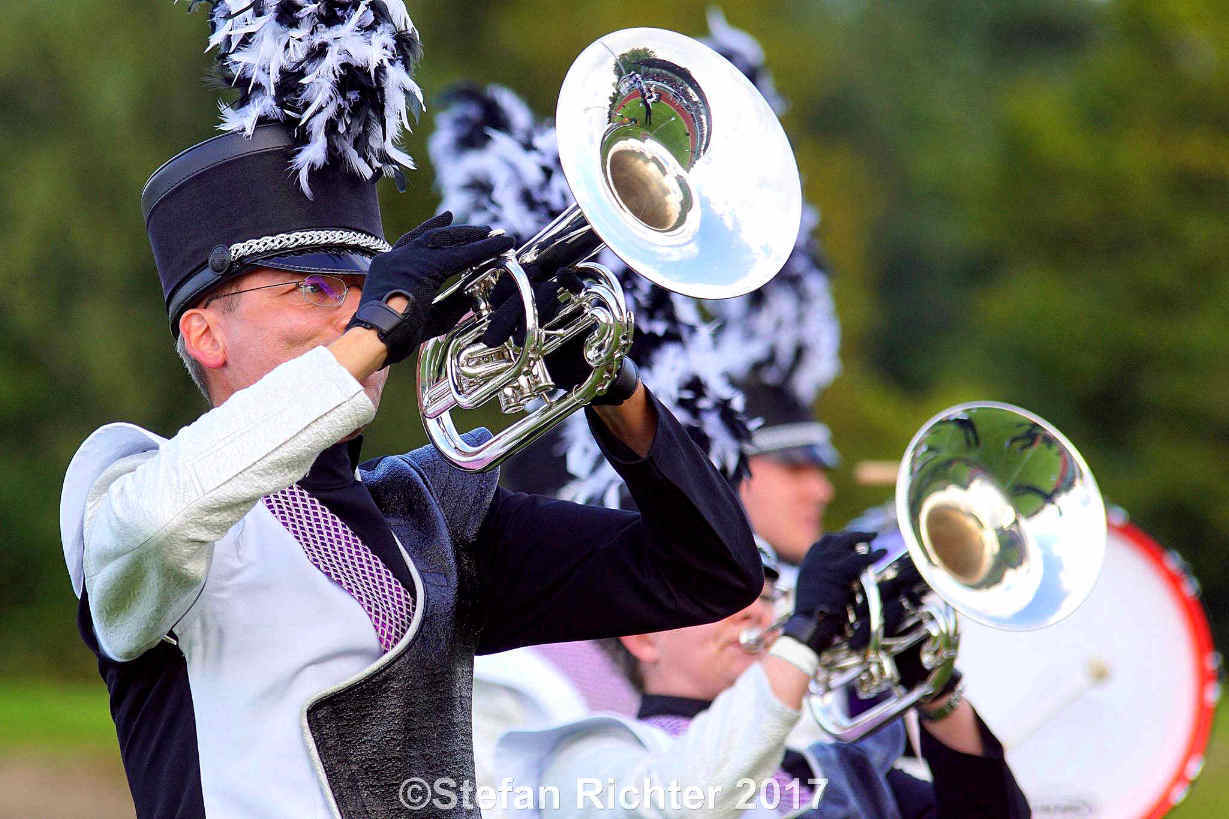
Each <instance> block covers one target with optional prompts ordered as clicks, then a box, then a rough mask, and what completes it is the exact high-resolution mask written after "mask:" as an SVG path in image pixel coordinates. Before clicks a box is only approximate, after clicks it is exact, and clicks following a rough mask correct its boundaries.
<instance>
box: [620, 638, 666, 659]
mask: <svg viewBox="0 0 1229 819" xmlns="http://www.w3.org/2000/svg"><path fill="white" fill-rule="evenodd" d="M619 642H621V643H623V647H624V648H626V649H627V652H628V653H629V654H631V655H632V656H633V657H635V658H636V659H637V660H639V661H640V662H642V663H655V662H657V661H658V659H660V658H661V647H660V646H658V644H657V635H656V634H632V635H630V636H628V637H620V638H619Z"/></svg>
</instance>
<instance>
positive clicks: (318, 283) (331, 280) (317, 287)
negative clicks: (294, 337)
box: [201, 273, 350, 307]
mask: <svg viewBox="0 0 1229 819" xmlns="http://www.w3.org/2000/svg"><path fill="white" fill-rule="evenodd" d="M292 284H293V285H295V286H296V287H298V288H299V295H301V296H302V297H303V300H304V301H305V302H307V303H308V304H310V305H311V306H312V307H340V306H341V305H342V304H343V303H344V302H345V300H346V294H347V293H349V292H350V285H348V284H346V282H345V280H344V279H340V278H338V277H337V276H328V275H325V274H322V273H313V274H312V275H310V276H308V277H307V278H306V279H300V280H299V281H294V282H279V283H278V284H262V285H261V286H260V287H247V288H244V289H243V290H232V291H231V292H229V293H219V294H217V295H216V296H210V297H209V298H207V299H205V303H204V304H203V305H201V306H202V307H208V306H209V303H210V302H212V301H214V300H215V299H224V298H226V297H227V296H237V295H239V294H240V293H250V292H251V291H253V290H264V289H266V288H269V287H286V286H288V285H292Z"/></svg>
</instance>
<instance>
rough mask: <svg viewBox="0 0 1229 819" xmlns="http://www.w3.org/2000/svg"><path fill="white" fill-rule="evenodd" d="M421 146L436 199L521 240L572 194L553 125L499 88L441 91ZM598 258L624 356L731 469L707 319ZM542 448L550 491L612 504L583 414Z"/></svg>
mask: <svg viewBox="0 0 1229 819" xmlns="http://www.w3.org/2000/svg"><path fill="white" fill-rule="evenodd" d="M428 150H429V151H430V154H431V161H432V164H433V165H434V166H435V169H436V178H437V184H438V185H439V188H440V192H441V194H442V196H443V203H442V205H441V207H442V208H444V209H448V210H451V211H453V212H454V213H455V214H456V215H457V217H458V218H459V219H461V220H464V221H470V222H474V223H481V224H489V225H492V226H494V227H500V228H503V229H504V230H506V231H508V232H509V233H511V234H513V235H515V236H517V238H518V239H520V240H521V241H524V240H526V239H528V238H529V237H531V236H532V235H533V234H535V233H537V232H538V230H540V229H541V228H542V227H544V226H545V225H546V224H547V223H548V222H549V221H550V220H551V219H553V218H554V217H555V216H557V215H558V214H559V213H561V212H562V211H563V210H565V209H566V208H567V207H569V206H570V205H571V204H572V202H573V199H572V194H571V191H570V190H569V188H568V185H567V182H566V181H565V179H564V177H563V171H562V169H561V167H560V164H559V152H558V149H557V147H556V142H555V129H554V128H553V127H552V126H551V125H550V124H549V123H547V122H545V121H539V120H538V119H536V118H535V117H534V115H533V113H532V111H530V109H529V108H528V106H527V105H526V104H525V103H524V101H523V100H521V99H520V98H519V97H518V96H517V95H516V94H515V93H513V92H512V91H510V90H508V89H507V88H503V87H501V86H497V85H492V86H487V87H485V88H474V87H466V88H461V89H457V90H455V91H453V92H451V93H450V94H448V95H446V97H445V99H444V102H443V105H442V107H441V109H440V112H439V113H438V114H437V115H436V130H435V132H434V133H433V134H432V135H431V138H430V139H429V140H428ZM600 261H601V262H602V263H603V264H605V265H606V266H607V267H609V268H610V269H611V270H612V271H614V272H615V274H616V275H617V276H618V277H619V279H620V281H621V282H622V284H623V289H624V293H625V294H626V296H627V299H628V302H629V303H630V305H631V306H632V309H633V310H634V312H635V315H636V335H635V339H634V341H633V344H632V350H631V356H632V358H633V359H634V360H635V361H636V363H637V364H638V365H639V366H640V376H641V379H642V380H643V381H644V382H645V384H646V385H647V386H648V387H649V389H651V390H652V391H653V393H654V394H655V395H656V396H657V397H658V398H659V399H660V400H661V401H662V402H663V403H665V404H666V405H667V406H669V407H670V408H671V410H672V411H673V412H674V413H675V415H676V416H677V417H678V418H679V420H680V421H681V422H682V423H683V424H684V425H685V426H686V427H687V428H688V431H689V433H690V434H691V435H692V437H693V438H694V439H695V440H696V441H697V442H698V443H699V445H700V446H701V448H702V449H704V450H705V451H706V452H707V453H708V454H709V457H710V458H711V459H712V461H713V463H714V464H716V465H717V467H718V468H719V469H721V470H722V471H723V472H725V473H726V474H728V475H731V476H733V475H736V474H739V473H740V472H741V470H743V469H745V460H744V456H743V445H744V443H745V442H746V441H748V440H749V438H750V430H749V429H748V428H747V425H746V421H745V418H744V417H743V415H742V412H741V410H742V396H741V394H740V393H739V392H738V391H737V390H736V389H735V388H734V387H733V386H732V385H731V384H730V382H729V379H728V378H727V377H726V374H725V367H724V362H722V361H721V359H720V357H719V355H718V352H717V348H716V345H715V343H714V341H715V340H714V336H713V330H712V327H711V326H710V325H709V324H708V323H706V322H705V320H704V318H703V317H702V315H701V313H700V311H699V309H698V308H697V305H696V303H695V302H694V301H693V300H691V299H689V298H687V297H685V296H680V295H678V294H676V293H671V292H669V291H667V290H663V289H661V288H658V287H654V286H653V285H651V284H650V283H649V281H648V280H647V279H645V278H643V277H641V276H638V275H636V274H634V273H632V272H631V271H629V270H628V268H627V266H626V265H625V264H624V263H623V262H622V261H621V260H620V259H618V258H617V257H616V256H614V254H612V253H610V252H609V251H606V252H604V253H603V254H602V256H601V258H600ZM547 447H549V451H550V452H552V453H553V456H554V457H561V458H564V459H565V463H566V468H567V473H568V475H569V476H570V479H569V480H567V481H566V485H561V486H556V487H553V488H554V489H555V490H556V491H557V493H558V494H560V495H561V496H563V497H567V498H570V499H574V500H580V501H585V502H598V503H603V504H605V505H608V506H617V505H618V503H619V490H620V487H621V479H620V478H619V476H618V475H617V474H616V473H615V471H614V470H613V469H611V468H610V466H609V465H608V464H607V463H606V461H605V459H604V458H603V457H602V456H601V453H600V452H599V451H598V449H597V445H596V444H595V443H594V441H593V438H592V436H591V435H590V434H589V432H588V429H587V427H586V425H585V421H584V417H583V416H582V415H580V414H576V415H573V416H572V417H571V418H569V419H568V420H567V421H565V422H564V424H562V425H561V427H560V428H559V430H557V432H556V433H555V434H554V436H553V437H552V438H551V439H550V442H549V443H548V444H547ZM538 451H539V452H541V451H542V448H541V447H539V450H538Z"/></svg>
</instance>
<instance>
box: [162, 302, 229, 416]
mask: <svg viewBox="0 0 1229 819" xmlns="http://www.w3.org/2000/svg"><path fill="white" fill-rule="evenodd" d="M237 288H238V284H237V283H236V282H235V281H234V280H233V279H232V280H231V281H228V282H226V283H225V284H222V285H220V286H219V287H218V288H217V289H216V290H214V291H213V292H212V293H210V294H208V295H206V296H202V297H201V298H199V299H197V301H196V303H195V304H190V305H188V306H189V307H198V306H200V305H201V304H204V303H205V301H207V300H208V299H216V298H218V297H219V296H225V295H227V294H229V293H233V292H234V291H235V290H236V289H237ZM234 309H235V303H234V301H232V300H231V299H222V301H221V302H219V303H218V310H219V311H221V312H223V313H230V312H233V311H234ZM175 353H176V354H177V355H178V356H179V360H180V361H182V362H183V365H184V369H186V370H187V371H188V375H189V376H191V377H192V383H193V384H195V385H196V388H197V389H198V390H200V391H201V395H203V396H205V401H206V402H207V403H208V404H209V405H210V406H213V399H212V398H210V397H209V385H208V384H207V383H206V381H205V368H204V367H202V366H201V362H199V361H197V360H196V359H195V358H193V357H192V354H191V353H190V352H188V343H187V342H186V341H184V337H183V334H182V333H178V334H176V336H175Z"/></svg>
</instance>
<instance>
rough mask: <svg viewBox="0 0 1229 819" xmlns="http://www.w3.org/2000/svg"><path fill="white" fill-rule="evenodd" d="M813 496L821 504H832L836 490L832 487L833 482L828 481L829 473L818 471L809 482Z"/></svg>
mask: <svg viewBox="0 0 1229 819" xmlns="http://www.w3.org/2000/svg"><path fill="white" fill-rule="evenodd" d="M809 486H810V489H811V495H812V496H813V497H814V498H815V500H816V501H818V502H819V503H831V502H832V497H833V495H834V494H835V489H834V488H833V486H832V481H831V480H829V479H828V475H827V473H825V472H823V471H821V470H816V471H815V473H814V474H813V475H812V476H811V480H810V482H809Z"/></svg>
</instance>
